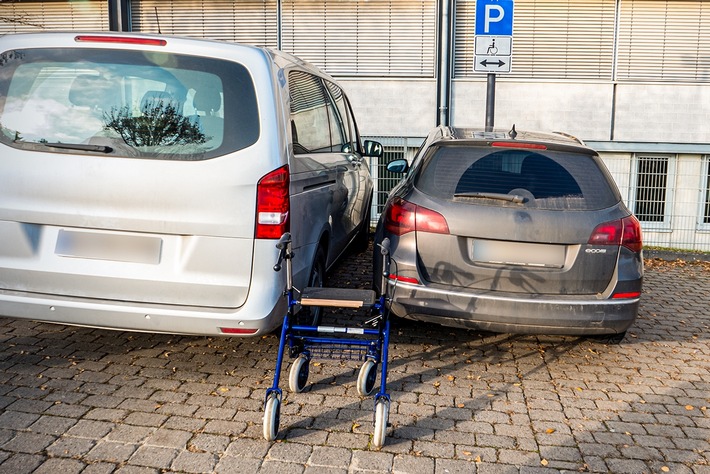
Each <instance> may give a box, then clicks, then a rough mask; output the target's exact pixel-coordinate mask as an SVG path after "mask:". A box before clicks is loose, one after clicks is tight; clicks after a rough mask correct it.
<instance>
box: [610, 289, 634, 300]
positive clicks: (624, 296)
mask: <svg viewBox="0 0 710 474" xmlns="http://www.w3.org/2000/svg"><path fill="white" fill-rule="evenodd" d="M640 297H641V292H640V291H627V292H625V293H614V294H613V295H612V299H615V300H628V299H636V298H640Z"/></svg>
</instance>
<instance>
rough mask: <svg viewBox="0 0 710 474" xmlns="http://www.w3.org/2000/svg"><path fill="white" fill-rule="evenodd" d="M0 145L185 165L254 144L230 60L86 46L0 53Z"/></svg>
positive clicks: (249, 106)
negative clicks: (144, 159)
mask: <svg viewBox="0 0 710 474" xmlns="http://www.w3.org/2000/svg"><path fill="white" fill-rule="evenodd" d="M0 109H1V110H0V141H2V142H3V143H5V144H8V145H10V146H14V147H18V148H24V149H31V150H36V151H45V152H54V153H90V154H100V155H105V156H117V157H136V158H151V159H162V160H183V161H194V160H204V159H209V158H213V157H216V156H220V155H224V154H226V153H231V152H234V151H237V150H241V149H243V148H246V147H248V146H250V145H253V144H254V143H255V142H256V141H257V140H258V138H259V116H258V110H257V101H256V92H255V90H254V83H253V81H252V79H251V76H250V74H249V72H248V71H247V69H246V68H245V67H244V66H243V65H241V64H238V63H235V62H231V61H224V60H219V59H211V58H204V57H197V56H188V55H178V54H171V53H160V52H146V51H126V50H108V49H90V48H85V49H83V48H72V49H52V48H46V49H24V50H15V51H6V52H4V53H2V54H0Z"/></svg>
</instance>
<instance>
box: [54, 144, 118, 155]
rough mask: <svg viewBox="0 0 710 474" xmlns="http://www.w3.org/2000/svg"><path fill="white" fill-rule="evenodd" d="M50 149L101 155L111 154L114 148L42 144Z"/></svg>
mask: <svg viewBox="0 0 710 474" xmlns="http://www.w3.org/2000/svg"><path fill="white" fill-rule="evenodd" d="M42 145H44V146H48V147H50V148H64V149H67V150H82V151H97V152H99V153H111V152H112V151H113V148H111V147H110V146H107V145H87V144H84V143H59V142H58V143H51V142H50V143H46V142H45V143H42Z"/></svg>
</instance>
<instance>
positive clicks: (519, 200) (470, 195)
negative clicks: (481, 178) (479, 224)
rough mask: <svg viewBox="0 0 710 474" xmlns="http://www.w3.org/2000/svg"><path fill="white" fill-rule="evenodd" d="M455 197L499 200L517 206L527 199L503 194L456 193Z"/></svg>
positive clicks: (516, 195)
mask: <svg viewBox="0 0 710 474" xmlns="http://www.w3.org/2000/svg"><path fill="white" fill-rule="evenodd" d="M454 197H457V198H482V199H498V200H500V201H510V202H514V203H515V204H522V203H524V202H525V198H524V197H523V196H520V195H518V194H502V193H478V192H473V193H456V194H454Z"/></svg>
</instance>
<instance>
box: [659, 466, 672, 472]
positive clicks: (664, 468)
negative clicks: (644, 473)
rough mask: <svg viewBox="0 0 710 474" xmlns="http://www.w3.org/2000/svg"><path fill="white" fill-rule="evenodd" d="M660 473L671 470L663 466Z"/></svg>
mask: <svg viewBox="0 0 710 474" xmlns="http://www.w3.org/2000/svg"><path fill="white" fill-rule="evenodd" d="M661 471H663V472H671V468H670V467H668V466H663V467H662V468H661Z"/></svg>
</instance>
